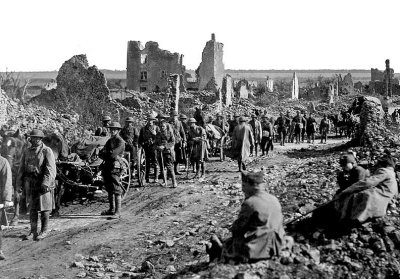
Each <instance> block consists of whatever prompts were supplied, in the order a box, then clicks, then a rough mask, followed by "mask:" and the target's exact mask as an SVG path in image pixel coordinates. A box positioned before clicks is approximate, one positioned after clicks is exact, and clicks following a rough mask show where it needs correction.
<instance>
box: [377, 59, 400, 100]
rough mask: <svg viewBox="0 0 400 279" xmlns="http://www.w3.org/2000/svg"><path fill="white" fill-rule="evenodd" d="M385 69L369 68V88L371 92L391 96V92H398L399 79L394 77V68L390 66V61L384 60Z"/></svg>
mask: <svg viewBox="0 0 400 279" xmlns="http://www.w3.org/2000/svg"><path fill="white" fill-rule="evenodd" d="M385 64H386V69H385V70H384V71H380V70H378V69H376V68H375V69H374V68H371V82H370V83H369V90H370V91H371V92H373V93H378V94H385V95H387V96H392V94H395V95H399V94H400V86H399V80H398V79H397V78H395V77H394V70H393V68H390V61H389V59H386V61H385Z"/></svg>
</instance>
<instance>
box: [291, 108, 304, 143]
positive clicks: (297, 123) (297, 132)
mask: <svg viewBox="0 0 400 279" xmlns="http://www.w3.org/2000/svg"><path fill="white" fill-rule="evenodd" d="M293 123H294V138H295V140H296V143H297V144H299V143H300V139H301V130H302V129H303V123H304V121H303V116H301V115H300V111H297V114H296V116H295V117H294V118H293Z"/></svg>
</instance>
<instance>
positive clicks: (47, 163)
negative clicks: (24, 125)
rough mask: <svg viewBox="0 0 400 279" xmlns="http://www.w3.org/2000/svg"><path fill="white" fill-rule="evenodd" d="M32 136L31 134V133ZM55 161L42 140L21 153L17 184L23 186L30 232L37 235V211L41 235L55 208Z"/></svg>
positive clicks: (46, 227) (43, 233) (45, 230)
mask: <svg viewBox="0 0 400 279" xmlns="http://www.w3.org/2000/svg"><path fill="white" fill-rule="evenodd" d="M31 137H32V135H31ZM56 174H57V170H56V161H55V158H54V154H53V151H52V150H51V149H50V148H49V147H47V146H46V145H45V144H44V143H43V142H40V143H39V145H38V146H33V145H32V146H30V147H29V148H27V149H26V150H25V152H24V154H23V155H22V162H21V166H20V169H19V171H18V176H17V184H18V185H19V187H21V188H22V187H24V188H25V191H26V193H27V200H28V203H29V207H30V220H31V232H30V234H29V235H28V236H30V235H32V237H33V238H35V237H36V236H37V223H38V212H40V213H41V224H42V227H41V235H44V236H45V235H46V234H47V230H48V222H49V216H50V212H51V210H53V209H55V201H54V188H55V178H56Z"/></svg>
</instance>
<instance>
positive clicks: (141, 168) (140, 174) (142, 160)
mask: <svg viewBox="0 0 400 279" xmlns="http://www.w3.org/2000/svg"><path fill="white" fill-rule="evenodd" d="M146 163H147V162H146V156H145V153H144V149H143V148H142V147H140V148H139V149H138V152H137V179H138V183H139V187H143V186H144V184H145V181H144V180H145V175H146Z"/></svg>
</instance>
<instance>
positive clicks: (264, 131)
mask: <svg viewBox="0 0 400 279" xmlns="http://www.w3.org/2000/svg"><path fill="white" fill-rule="evenodd" d="M273 134H274V128H273V127H272V123H271V122H269V121H268V116H267V115H263V116H262V122H261V151H262V156H264V155H268V151H269V149H270V148H271V150H273V141H272V136H273Z"/></svg>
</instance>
